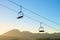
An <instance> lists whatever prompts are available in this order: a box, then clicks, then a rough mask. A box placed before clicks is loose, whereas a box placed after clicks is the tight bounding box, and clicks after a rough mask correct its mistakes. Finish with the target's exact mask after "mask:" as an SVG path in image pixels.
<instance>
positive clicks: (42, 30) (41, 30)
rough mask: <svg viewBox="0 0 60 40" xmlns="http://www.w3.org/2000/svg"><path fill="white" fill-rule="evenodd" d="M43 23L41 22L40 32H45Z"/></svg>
mask: <svg viewBox="0 0 60 40" xmlns="http://www.w3.org/2000/svg"><path fill="white" fill-rule="evenodd" d="M41 24H42V23H41V22H40V28H39V32H44V28H43V27H42V26H41Z"/></svg>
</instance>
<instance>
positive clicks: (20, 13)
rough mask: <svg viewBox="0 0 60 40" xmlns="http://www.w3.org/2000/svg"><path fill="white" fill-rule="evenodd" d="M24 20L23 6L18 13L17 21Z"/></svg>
mask: <svg viewBox="0 0 60 40" xmlns="http://www.w3.org/2000/svg"><path fill="white" fill-rule="evenodd" d="M20 18H23V12H22V6H20V11H19V12H18V17H17V19H20Z"/></svg>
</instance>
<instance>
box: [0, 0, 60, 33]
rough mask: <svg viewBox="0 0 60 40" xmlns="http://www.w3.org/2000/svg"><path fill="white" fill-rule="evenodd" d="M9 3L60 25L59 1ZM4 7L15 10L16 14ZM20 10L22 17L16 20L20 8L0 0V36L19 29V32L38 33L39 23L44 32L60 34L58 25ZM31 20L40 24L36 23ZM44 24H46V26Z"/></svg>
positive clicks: (18, 1)
mask: <svg viewBox="0 0 60 40" xmlns="http://www.w3.org/2000/svg"><path fill="white" fill-rule="evenodd" d="M10 1H13V2H15V3H17V4H19V5H22V6H23V7H25V8H27V9H29V10H31V11H33V12H35V13H37V14H39V15H41V16H44V17H46V18H48V19H50V20H52V21H54V22H56V23H59V24H60V0H10ZM2 5H4V6H2ZM5 6H6V7H8V8H10V9H13V10H16V11H17V12H14V11H13V10H10V9H8V8H6V7H5ZM22 10H23V14H24V17H23V18H21V19H16V18H17V17H18V12H19V11H20V7H19V6H17V5H15V4H13V3H11V2H9V1H8V0H0V34H3V33H5V32H7V31H9V30H12V29H19V30H20V31H29V32H32V33H39V27H40V22H42V26H43V27H44V31H45V32H47V33H54V32H60V25H57V24H55V23H53V22H50V21H48V20H46V19H44V18H42V17H40V16H38V15H35V14H33V13H32V12H30V11H28V10H25V9H22ZM26 16H28V17H26ZM29 17H30V18H29ZM31 18H32V19H31ZM33 19H35V20H37V21H40V22H37V21H35V20H33ZM44 24H47V25H48V26H47V25H44Z"/></svg>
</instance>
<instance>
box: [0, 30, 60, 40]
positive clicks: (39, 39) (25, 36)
mask: <svg viewBox="0 0 60 40" xmlns="http://www.w3.org/2000/svg"><path fill="white" fill-rule="evenodd" d="M0 40H60V33H53V34H48V33H42V34H41V33H30V32H28V31H24V32H20V31H19V30H17V29H13V30H11V31H8V32H6V33H4V34H3V35H1V36H0Z"/></svg>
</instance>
